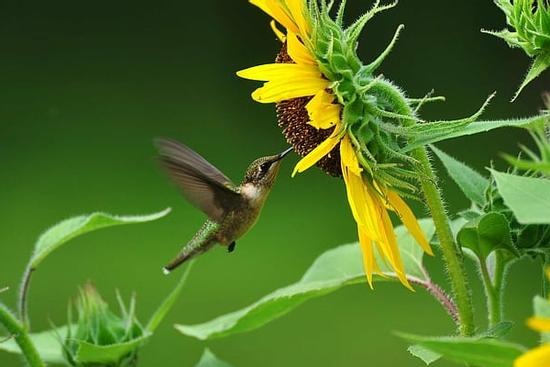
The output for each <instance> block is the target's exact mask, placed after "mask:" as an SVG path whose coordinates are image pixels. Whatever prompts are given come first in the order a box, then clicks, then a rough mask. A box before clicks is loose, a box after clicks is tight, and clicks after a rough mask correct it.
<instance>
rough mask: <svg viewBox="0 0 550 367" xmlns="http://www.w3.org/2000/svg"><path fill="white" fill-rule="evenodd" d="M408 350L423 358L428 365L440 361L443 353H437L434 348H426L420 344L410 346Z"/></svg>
mask: <svg viewBox="0 0 550 367" xmlns="http://www.w3.org/2000/svg"><path fill="white" fill-rule="evenodd" d="M407 351H409V353H410V354H412V355H413V356H415V357H416V358H419V359H420V360H422V362H424V363H425V364H426V366H429V365H431V364H432V363H434V362H437V361H439V360H440V359H441V357H442V355H441V354H439V353H436V352H434V351H433V350H431V349H428V348H425V347H423V346H421V345H418V344H415V345H411V346H410V347H409V348H407Z"/></svg>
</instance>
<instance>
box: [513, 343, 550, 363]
mask: <svg viewBox="0 0 550 367" xmlns="http://www.w3.org/2000/svg"><path fill="white" fill-rule="evenodd" d="M547 366H550V344H544V345H542V346H540V347H538V348H535V349H532V350H530V351H529V352H527V353H525V354H524V355H522V356H521V357H519V358H518V359H516V360H515V361H514V367H547Z"/></svg>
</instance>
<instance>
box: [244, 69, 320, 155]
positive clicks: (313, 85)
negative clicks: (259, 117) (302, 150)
mask: <svg viewBox="0 0 550 367" xmlns="http://www.w3.org/2000/svg"><path fill="white" fill-rule="evenodd" d="M295 81H296V82H295V83H288V82H287V81H286V80H285V81H271V82H267V83H265V84H264V86H263V87H261V88H258V89H256V90H255V91H254V92H253V93H252V98H253V99H254V100H255V101H256V102H260V103H278V102H282V101H286V100H289V99H294V98H300V97H308V96H311V95H314V94H315V93H316V92H317V91H318V90H319V89H320V88H323V87H324V85H325V82H324V81H323V80H320V79H317V78H306V77H303V78H299V79H298V78H297V79H295ZM327 153H328V152H327Z"/></svg>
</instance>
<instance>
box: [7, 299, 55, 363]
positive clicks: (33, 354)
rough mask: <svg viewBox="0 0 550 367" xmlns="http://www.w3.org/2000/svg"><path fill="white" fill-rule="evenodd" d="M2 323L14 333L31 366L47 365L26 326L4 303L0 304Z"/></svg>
mask: <svg viewBox="0 0 550 367" xmlns="http://www.w3.org/2000/svg"><path fill="white" fill-rule="evenodd" d="M0 323H1V324H2V325H4V327H5V328H6V330H7V331H8V332H9V333H11V334H12V335H13V337H14V338H15V341H16V343H17V345H19V348H21V352H22V353H23V355H24V356H25V359H26V360H27V362H28V364H29V366H30V367H45V366H46V364H45V363H44V362H43V361H42V359H41V358H40V355H39V354H38V351H37V350H36V347H35V346H34V344H33V342H32V340H31V339H30V337H29V334H28V333H27V330H26V329H25V327H24V326H23V325H22V324H21V322H19V320H17V318H16V317H15V316H14V315H13V314H12V313H11V312H10V311H9V310H8V309H7V308H6V307H5V306H4V305H2V304H0Z"/></svg>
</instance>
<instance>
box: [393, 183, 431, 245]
mask: <svg viewBox="0 0 550 367" xmlns="http://www.w3.org/2000/svg"><path fill="white" fill-rule="evenodd" d="M385 194H386V197H387V198H388V201H389V203H390V205H391V207H392V208H393V209H394V210H395V212H396V213H397V215H399V218H400V219H401V222H403V224H404V225H405V227H406V228H407V230H408V231H409V233H410V234H411V235H412V236H413V238H414V239H415V240H416V242H417V243H418V244H419V245H420V247H422V249H423V250H424V251H425V252H426V253H427V254H429V255H430V256H433V251H432V248H431V246H430V243H429V242H428V240H427V239H426V236H425V235H424V232H423V231H422V228H420V224H418V220H417V219H416V217H415V215H414V213H413V211H412V210H411V208H409V206H408V205H407V203H406V202H405V201H404V200H403V199H401V197H400V196H399V195H398V194H396V193H395V192H393V191H391V190H386V191H385Z"/></svg>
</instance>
